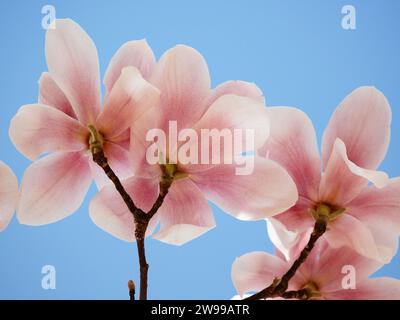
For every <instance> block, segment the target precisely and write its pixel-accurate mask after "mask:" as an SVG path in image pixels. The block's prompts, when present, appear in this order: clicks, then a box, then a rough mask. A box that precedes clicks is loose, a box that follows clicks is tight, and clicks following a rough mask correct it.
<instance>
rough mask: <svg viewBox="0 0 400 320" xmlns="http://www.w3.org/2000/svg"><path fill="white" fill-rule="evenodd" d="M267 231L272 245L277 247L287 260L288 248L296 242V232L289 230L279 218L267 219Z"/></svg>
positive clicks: (288, 257)
mask: <svg viewBox="0 0 400 320" xmlns="http://www.w3.org/2000/svg"><path fill="white" fill-rule="evenodd" d="M267 231H268V236H269V238H270V240H271V242H272V243H273V244H274V246H275V247H276V248H277V249H279V251H280V252H281V253H282V254H283V256H284V257H285V259H286V260H289V259H290V256H289V253H290V248H292V247H293V246H294V245H295V243H296V242H297V240H298V234H297V233H295V232H293V231H289V230H288V229H286V227H285V226H284V225H283V224H282V223H281V222H279V220H277V219H274V218H268V219H267Z"/></svg>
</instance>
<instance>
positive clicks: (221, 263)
mask: <svg viewBox="0 0 400 320" xmlns="http://www.w3.org/2000/svg"><path fill="white" fill-rule="evenodd" d="M46 4H51V5H53V6H54V7H55V8H56V15H57V17H58V18H65V17H69V18H72V19H73V20H75V21H76V22H78V23H79V24H80V25H81V26H82V27H83V28H84V29H85V30H86V32H87V33H88V34H89V35H90V36H91V37H92V39H93V40H94V42H95V43H96V45H97V48H98V52H99V56H100V66H101V70H102V75H103V74H104V71H105V69H106V67H107V64H108V61H109V60H110V58H111V57H112V55H113V53H114V52H115V51H116V50H117V49H118V48H119V47H120V46H121V45H122V44H123V43H124V42H126V41H129V40H133V39H142V38H146V39H147V41H148V42H149V44H150V46H151V47H152V49H153V50H154V52H155V54H156V55H157V57H159V56H160V55H161V54H162V53H163V52H164V51H165V50H166V49H168V48H170V47H172V46H175V45H176V44H187V45H190V46H193V47H195V48H196V49H197V50H198V51H200V52H201V53H202V54H203V55H204V57H205V58H206V60H207V62H208V65H209V69H210V73H211V77H212V82H213V86H216V85H218V84H219V83H221V82H224V81H227V80H231V79H235V80H236V79H237V80H246V81H251V82H255V83H256V84H257V85H258V86H259V87H260V88H261V89H262V90H263V92H264V94H265V96H266V100H267V104H268V105H271V106H273V105H286V106H295V107H299V108H301V109H302V110H304V111H305V112H306V113H307V114H308V115H309V116H310V118H311V119H312V120H313V123H314V126H315V128H316V130H317V134H318V137H319V140H320V137H321V136H322V132H323V129H324V128H325V126H326V124H327V122H328V120H329V117H330V115H331V114H332V112H333V111H334V109H335V107H336V105H337V104H338V103H339V102H340V101H341V100H342V99H343V98H344V97H345V96H346V95H347V94H348V93H349V92H351V91H352V90H353V89H355V88H356V87H358V86H361V85H373V86H376V87H377V88H379V89H380V90H381V91H383V92H384V94H385V95H386V97H387V98H388V100H389V102H390V104H391V106H392V110H393V122H392V139H391V144H390V147H389V151H388V154H387V156H386V159H385V161H384V162H383V164H382V166H381V169H382V170H384V171H386V172H387V173H389V175H390V176H391V177H395V176H399V175H400V167H399V165H398V163H399V153H400V135H399V128H400V109H399V105H400V90H399V83H400V81H399V80H400V58H399V57H400V44H399V36H398V35H399V31H400V19H399V18H398V17H399V13H400V2H399V1H396V0H393V1H390V0H385V1H378V0H362V1H356V0H346V1H335V0H330V1H319V0H303V1H298V0H279V1H278V0H275V1H265V0H258V1H256V0H250V1H244V0H237V1H228V0H226V1H224V0H217V1H215V0H214V1H211V0H210V1H208V0H203V1H184V0H181V1H178V0H169V1H161V0H157V1H154V0H153V1H143V0H142V1H138V0H134V1H90V0H86V1H83V0H80V1H79V0H70V1H50V0H49V1H35V0H31V1H22V0H17V1H2V2H1V4H0V6H1V10H0V36H1V40H2V44H1V49H0V70H1V76H0V93H1V100H0V101H1V102H0V110H1V117H0V159H1V160H2V161H4V162H6V163H7V164H8V165H10V166H11V167H12V169H13V170H14V171H15V173H16V174H17V176H18V177H19V178H21V176H22V174H23V172H24V169H25V168H26V167H27V166H28V165H29V161H28V160H27V159H26V158H24V156H22V155H21V154H19V153H18V152H17V150H16V149H15V148H14V146H13V145H12V143H11V142H10V139H9V137H8V127H9V122H10V119H11V118H12V117H13V115H14V114H15V113H16V111H17V109H18V108H19V107H20V106H21V105H23V104H27V103H32V102H35V101H36V99H37V89H38V87H37V81H38V79H39V76H40V74H41V73H42V72H43V71H45V70H46V65H45V58H44V35H45V30H43V29H42V27H41V20H42V17H43V15H42V13H41V9H42V7H43V6H44V5H46ZM346 4H351V5H353V6H354V7H355V8H356V14H357V28H356V30H344V29H343V28H342V27H341V19H342V16H343V15H342V14H341V9H342V7H343V6H344V5H346ZM95 191H96V190H95V187H94V186H92V188H91V189H90V192H89V194H88V196H87V197H86V200H85V202H84V203H83V205H82V207H81V208H80V210H78V211H77V212H76V213H75V214H74V215H72V216H70V217H69V218H67V219H65V220H63V221H61V222H58V223H55V224H51V225H47V226H43V227H28V226H23V225H20V224H18V222H17V220H16V218H15V217H14V219H13V221H12V222H11V223H10V225H9V227H8V228H7V229H6V230H5V231H4V232H2V233H0V298H3V299H4V298H23V299H30V298H37V299H64V298H66V299H70V298H76V299H81V298H85V299H92V298H93V299H103V298H104V299H105V298H111V299H114V298H115V299H126V298H127V297H128V295H127V288H126V283H127V280H128V279H131V278H132V279H135V280H137V279H138V268H137V257H136V247H135V244H128V243H125V242H121V241H119V240H117V239H116V238H113V237H112V236H110V235H109V234H107V233H105V232H103V231H102V230H100V229H98V228H97V227H96V226H95V225H94V224H93V223H92V221H91V220H90V218H89V215H88V204H89V201H90V199H91V197H92V196H93V195H94V194H95ZM245 200H246V199H243V201H245ZM213 211H214V213H215V217H216V221H217V228H215V229H214V230H212V231H210V232H208V233H207V234H205V235H203V236H202V237H200V238H198V239H196V240H194V241H192V242H190V243H188V244H186V245H184V246H183V247H174V246H169V245H165V244H163V243H160V242H158V241H156V240H152V239H149V240H147V243H146V245H147V252H148V260H149V263H150V273H149V277H150V280H149V284H150V287H149V297H150V298H153V299H168V298H170V299H174V298H176V299H192V298H196V299H214V298H220V299H225V298H230V297H231V296H233V295H234V294H235V290H234V288H233V285H232V283H231V279H230V270H231V265H232V262H233V260H234V259H235V257H237V256H240V255H242V254H244V253H247V252H250V251H256V250H267V251H270V252H271V251H272V246H271V243H270V242H269V240H268V238H267V235H266V227H265V223H264V222H241V221H237V220H235V219H234V218H231V217H230V216H228V215H226V214H224V213H223V212H222V211H221V210H219V209H218V208H216V207H215V206H213ZM47 264H50V265H54V266H55V268H56V272H57V287H56V290H43V289H42V287H41V279H42V274H41V269H42V266H44V265H47ZM378 274H379V275H387V276H393V277H397V278H400V255H397V256H396V257H395V258H394V259H393V261H392V262H391V263H390V264H389V265H387V266H385V267H384V268H382V269H381V270H380V271H379V272H378Z"/></svg>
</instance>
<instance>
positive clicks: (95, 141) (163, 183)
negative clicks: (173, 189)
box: [89, 126, 173, 300]
mask: <svg viewBox="0 0 400 320" xmlns="http://www.w3.org/2000/svg"><path fill="white" fill-rule="evenodd" d="M89 131H90V133H91V138H90V141H89V143H90V150H91V152H92V156H93V161H94V162H95V163H97V164H98V165H99V166H100V167H101V168H102V169H103V171H104V173H105V174H106V175H107V177H108V178H109V179H110V180H111V181H112V182H113V184H114V186H115V188H116V190H117V191H118V193H119V194H120V195H121V197H122V199H123V200H124V202H125V204H126V206H127V207H128V209H129V211H130V212H131V213H132V216H133V219H134V222H135V238H136V244H137V250H138V256H139V265H140V295H139V297H140V300H147V287H148V270H149V264H148V263H147V260H146V252H145V243H144V239H145V236H146V230H147V227H148V225H149V222H150V219H151V218H152V217H153V216H154V215H155V214H156V213H157V211H158V209H159V208H160V207H161V205H162V204H163V201H164V199H165V197H166V195H167V193H168V190H169V187H170V186H171V184H172V181H173V177H170V176H169V175H167V173H166V172H164V171H163V175H162V177H161V180H160V192H159V195H158V198H157V200H156V201H155V203H154V204H153V206H152V208H151V209H150V210H149V211H148V212H144V211H143V210H141V209H140V208H138V207H137V206H136V205H135V203H134V202H133V200H132V198H131V196H130V195H129V194H128V192H127V191H126V190H125V188H124V186H123V185H122V183H121V181H120V180H119V178H118V176H117V175H116V174H115V172H114V171H113V170H112V169H111V167H110V165H109V164H108V161H107V158H106V156H105V155H104V152H103V148H102V142H101V139H99V136H100V134H99V133H98V132H97V130H96V129H95V128H94V127H93V126H89Z"/></svg>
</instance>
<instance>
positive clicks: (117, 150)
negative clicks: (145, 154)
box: [90, 142, 133, 189]
mask: <svg viewBox="0 0 400 320" xmlns="http://www.w3.org/2000/svg"><path fill="white" fill-rule="evenodd" d="M103 151H104V154H105V156H106V158H107V160H108V164H109V165H110V167H111V168H112V169H113V171H114V172H115V174H116V175H117V177H118V178H119V179H120V180H123V179H127V178H129V177H132V176H133V170H132V165H131V159H130V156H129V151H128V150H126V149H124V148H123V147H122V146H121V145H119V144H117V143H113V142H106V143H104V145H103ZM90 167H91V170H92V173H93V176H94V178H95V181H96V185H97V187H98V189H101V188H103V187H104V186H106V185H108V184H110V183H111V184H112V181H111V180H110V179H109V178H108V177H107V175H106V174H105V173H104V171H103V169H102V168H100V167H99V165H98V164H96V163H95V162H93V161H90Z"/></svg>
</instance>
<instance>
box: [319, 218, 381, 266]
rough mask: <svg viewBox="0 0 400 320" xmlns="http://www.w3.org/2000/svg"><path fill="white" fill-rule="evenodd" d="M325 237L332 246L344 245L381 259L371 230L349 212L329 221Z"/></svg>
mask: <svg viewBox="0 0 400 320" xmlns="http://www.w3.org/2000/svg"><path fill="white" fill-rule="evenodd" d="M325 239H326V240H327V241H328V242H329V244H330V245H331V246H332V247H333V248H340V247H343V246H346V247H349V248H352V249H353V250H355V251H356V252H357V253H359V254H360V255H363V256H365V257H367V258H370V259H375V260H378V261H383V258H384V257H382V255H381V254H380V252H379V250H378V249H379V248H378V247H377V244H376V243H375V239H374V238H373V235H372V234H371V231H370V230H369V229H368V227H367V226H366V225H364V224H363V223H362V222H361V221H360V220H358V219H356V218H355V217H353V216H351V215H349V214H341V215H340V216H339V217H338V218H336V219H335V220H333V221H331V222H330V223H329V226H328V231H327V232H326V233H325Z"/></svg>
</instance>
